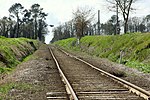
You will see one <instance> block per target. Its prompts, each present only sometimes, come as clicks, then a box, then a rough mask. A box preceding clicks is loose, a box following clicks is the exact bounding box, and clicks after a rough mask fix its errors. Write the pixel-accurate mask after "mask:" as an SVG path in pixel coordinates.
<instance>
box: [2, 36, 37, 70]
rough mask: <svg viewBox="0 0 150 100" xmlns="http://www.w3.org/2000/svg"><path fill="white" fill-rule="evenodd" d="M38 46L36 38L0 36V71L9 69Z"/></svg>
mask: <svg viewBox="0 0 150 100" xmlns="http://www.w3.org/2000/svg"><path fill="white" fill-rule="evenodd" d="M38 48H39V43H38V41H36V40H31V39H25V38H14V39H12V38H0V73H3V72H5V71H8V70H11V68H13V67H15V66H16V65H17V64H19V63H20V62H21V61H23V60H24V58H25V57H27V56H28V55H30V54H32V53H33V52H34V51H35V50H37V49H38Z"/></svg>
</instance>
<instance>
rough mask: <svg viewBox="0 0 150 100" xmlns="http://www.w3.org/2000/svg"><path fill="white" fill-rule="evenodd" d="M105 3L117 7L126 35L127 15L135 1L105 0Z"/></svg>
mask: <svg viewBox="0 0 150 100" xmlns="http://www.w3.org/2000/svg"><path fill="white" fill-rule="evenodd" d="M106 1H107V2H109V3H111V4H112V5H113V7H114V6H116V8H117V6H118V7H119V9H120V11H121V13H122V15H123V19H124V33H127V30H128V19H129V13H130V11H131V10H133V8H131V5H132V4H133V3H135V2H136V1H137V0H106Z"/></svg>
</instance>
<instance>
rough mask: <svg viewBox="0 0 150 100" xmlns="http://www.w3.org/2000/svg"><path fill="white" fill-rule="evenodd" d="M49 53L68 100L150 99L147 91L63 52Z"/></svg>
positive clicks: (54, 50) (52, 48) (55, 50)
mask: <svg viewBox="0 0 150 100" xmlns="http://www.w3.org/2000/svg"><path fill="white" fill-rule="evenodd" d="M49 50H50V52H51V54H52V56H53V58H54V60H55V63H56V65H57V67H58V69H59V72H60V75H61V77H62V80H63V81H64V83H65V84H66V90H67V91H68V94H69V95H70V97H69V98H70V99H71V100H72V99H74V100H144V99H147V100H150V93H149V92H147V91H145V90H143V89H141V88H139V87H137V86H135V85H133V84H131V83H129V82H126V81H124V80H122V79H120V78H118V77H115V76H114V75H111V74H109V73H107V72H105V71H103V70H101V69H98V68H96V67H95V66H93V65H91V64H89V63H88V62H85V61H83V60H82V59H79V58H77V57H75V56H73V55H70V54H68V53H67V52H65V51H63V50H59V49H56V48H54V47H51V48H49ZM132 92H135V93H136V94H134V93H132ZM139 96H140V97H139ZM142 97H143V98H144V99H143V98H142Z"/></svg>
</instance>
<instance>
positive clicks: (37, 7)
mask: <svg viewBox="0 0 150 100" xmlns="http://www.w3.org/2000/svg"><path fill="white" fill-rule="evenodd" d="M42 10H43V8H40V5H39V4H33V5H32V6H31V9H30V12H31V14H32V17H33V19H34V39H37V37H38V32H37V28H38V16H39V14H40V12H41V11H42Z"/></svg>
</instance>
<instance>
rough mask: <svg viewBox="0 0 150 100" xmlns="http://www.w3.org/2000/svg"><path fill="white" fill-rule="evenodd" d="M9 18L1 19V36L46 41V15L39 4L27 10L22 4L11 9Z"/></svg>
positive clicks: (16, 4)
mask: <svg viewBox="0 0 150 100" xmlns="http://www.w3.org/2000/svg"><path fill="white" fill-rule="evenodd" d="M8 11H9V13H10V14H9V16H8V17H7V16H4V17H3V18H1V19H0V35H1V36H5V37H9V38H18V37H25V38H30V39H39V40H40V41H45V38H44V34H47V32H48V29H47V26H48V25H47V23H46V22H45V20H46V16H47V15H48V14H46V13H45V12H43V8H41V7H40V5H39V4H33V5H32V6H31V8H30V9H25V8H24V7H23V6H22V5H21V4H20V3H15V4H13V5H12V6H11V7H10V8H9V10H8Z"/></svg>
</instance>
